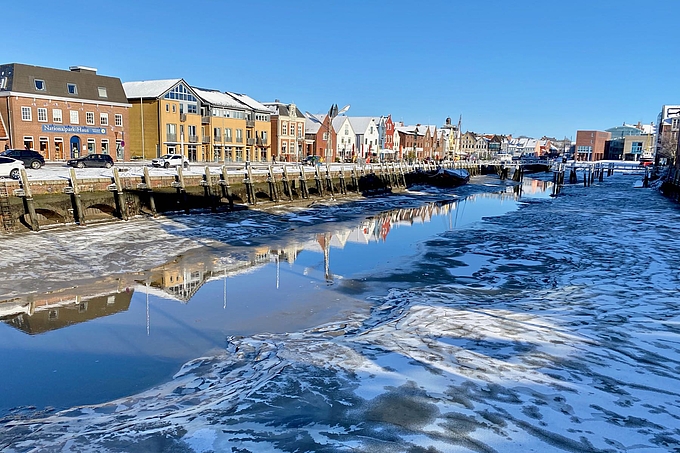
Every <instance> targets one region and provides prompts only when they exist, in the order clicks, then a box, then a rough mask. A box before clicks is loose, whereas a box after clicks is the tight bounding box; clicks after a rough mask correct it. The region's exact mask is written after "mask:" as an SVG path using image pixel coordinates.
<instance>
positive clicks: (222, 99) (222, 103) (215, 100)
mask: <svg viewBox="0 0 680 453" xmlns="http://www.w3.org/2000/svg"><path fill="white" fill-rule="evenodd" d="M191 88H192V89H193V90H194V91H195V92H196V95H198V97H199V98H201V99H202V100H203V101H205V102H206V103H207V104H210V105H216V106H219V107H230V108H236V109H241V110H245V109H246V108H247V106H246V105H245V104H243V103H242V102H239V101H237V100H236V99H234V98H233V96H230V95H228V94H226V93H222V92H221V91H217V90H204V89H202V88H196V87H191Z"/></svg>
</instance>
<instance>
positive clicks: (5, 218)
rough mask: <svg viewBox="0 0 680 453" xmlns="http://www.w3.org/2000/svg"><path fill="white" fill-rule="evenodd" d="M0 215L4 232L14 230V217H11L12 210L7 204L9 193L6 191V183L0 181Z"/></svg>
mask: <svg viewBox="0 0 680 453" xmlns="http://www.w3.org/2000/svg"><path fill="white" fill-rule="evenodd" d="M0 217H2V227H3V229H4V230H5V232H7V233H10V232H12V231H14V219H13V218H12V211H11V209H10V206H9V193H8V192H7V183H6V182H2V183H0Z"/></svg>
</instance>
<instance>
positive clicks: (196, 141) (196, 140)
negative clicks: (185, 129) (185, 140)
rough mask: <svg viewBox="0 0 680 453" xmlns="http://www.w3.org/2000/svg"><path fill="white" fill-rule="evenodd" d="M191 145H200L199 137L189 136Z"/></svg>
mask: <svg viewBox="0 0 680 453" xmlns="http://www.w3.org/2000/svg"><path fill="white" fill-rule="evenodd" d="M189 143H198V136H196V135H190V136H189Z"/></svg>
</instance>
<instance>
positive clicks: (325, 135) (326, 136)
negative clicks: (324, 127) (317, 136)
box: [323, 132, 328, 140]
mask: <svg viewBox="0 0 680 453" xmlns="http://www.w3.org/2000/svg"><path fill="white" fill-rule="evenodd" d="M323 140H328V132H324V133H323Z"/></svg>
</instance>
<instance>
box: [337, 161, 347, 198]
mask: <svg viewBox="0 0 680 453" xmlns="http://www.w3.org/2000/svg"><path fill="white" fill-rule="evenodd" d="M339 177H340V193H341V194H343V195H347V185H346V184H345V166H344V165H341V166H340V175H339Z"/></svg>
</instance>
